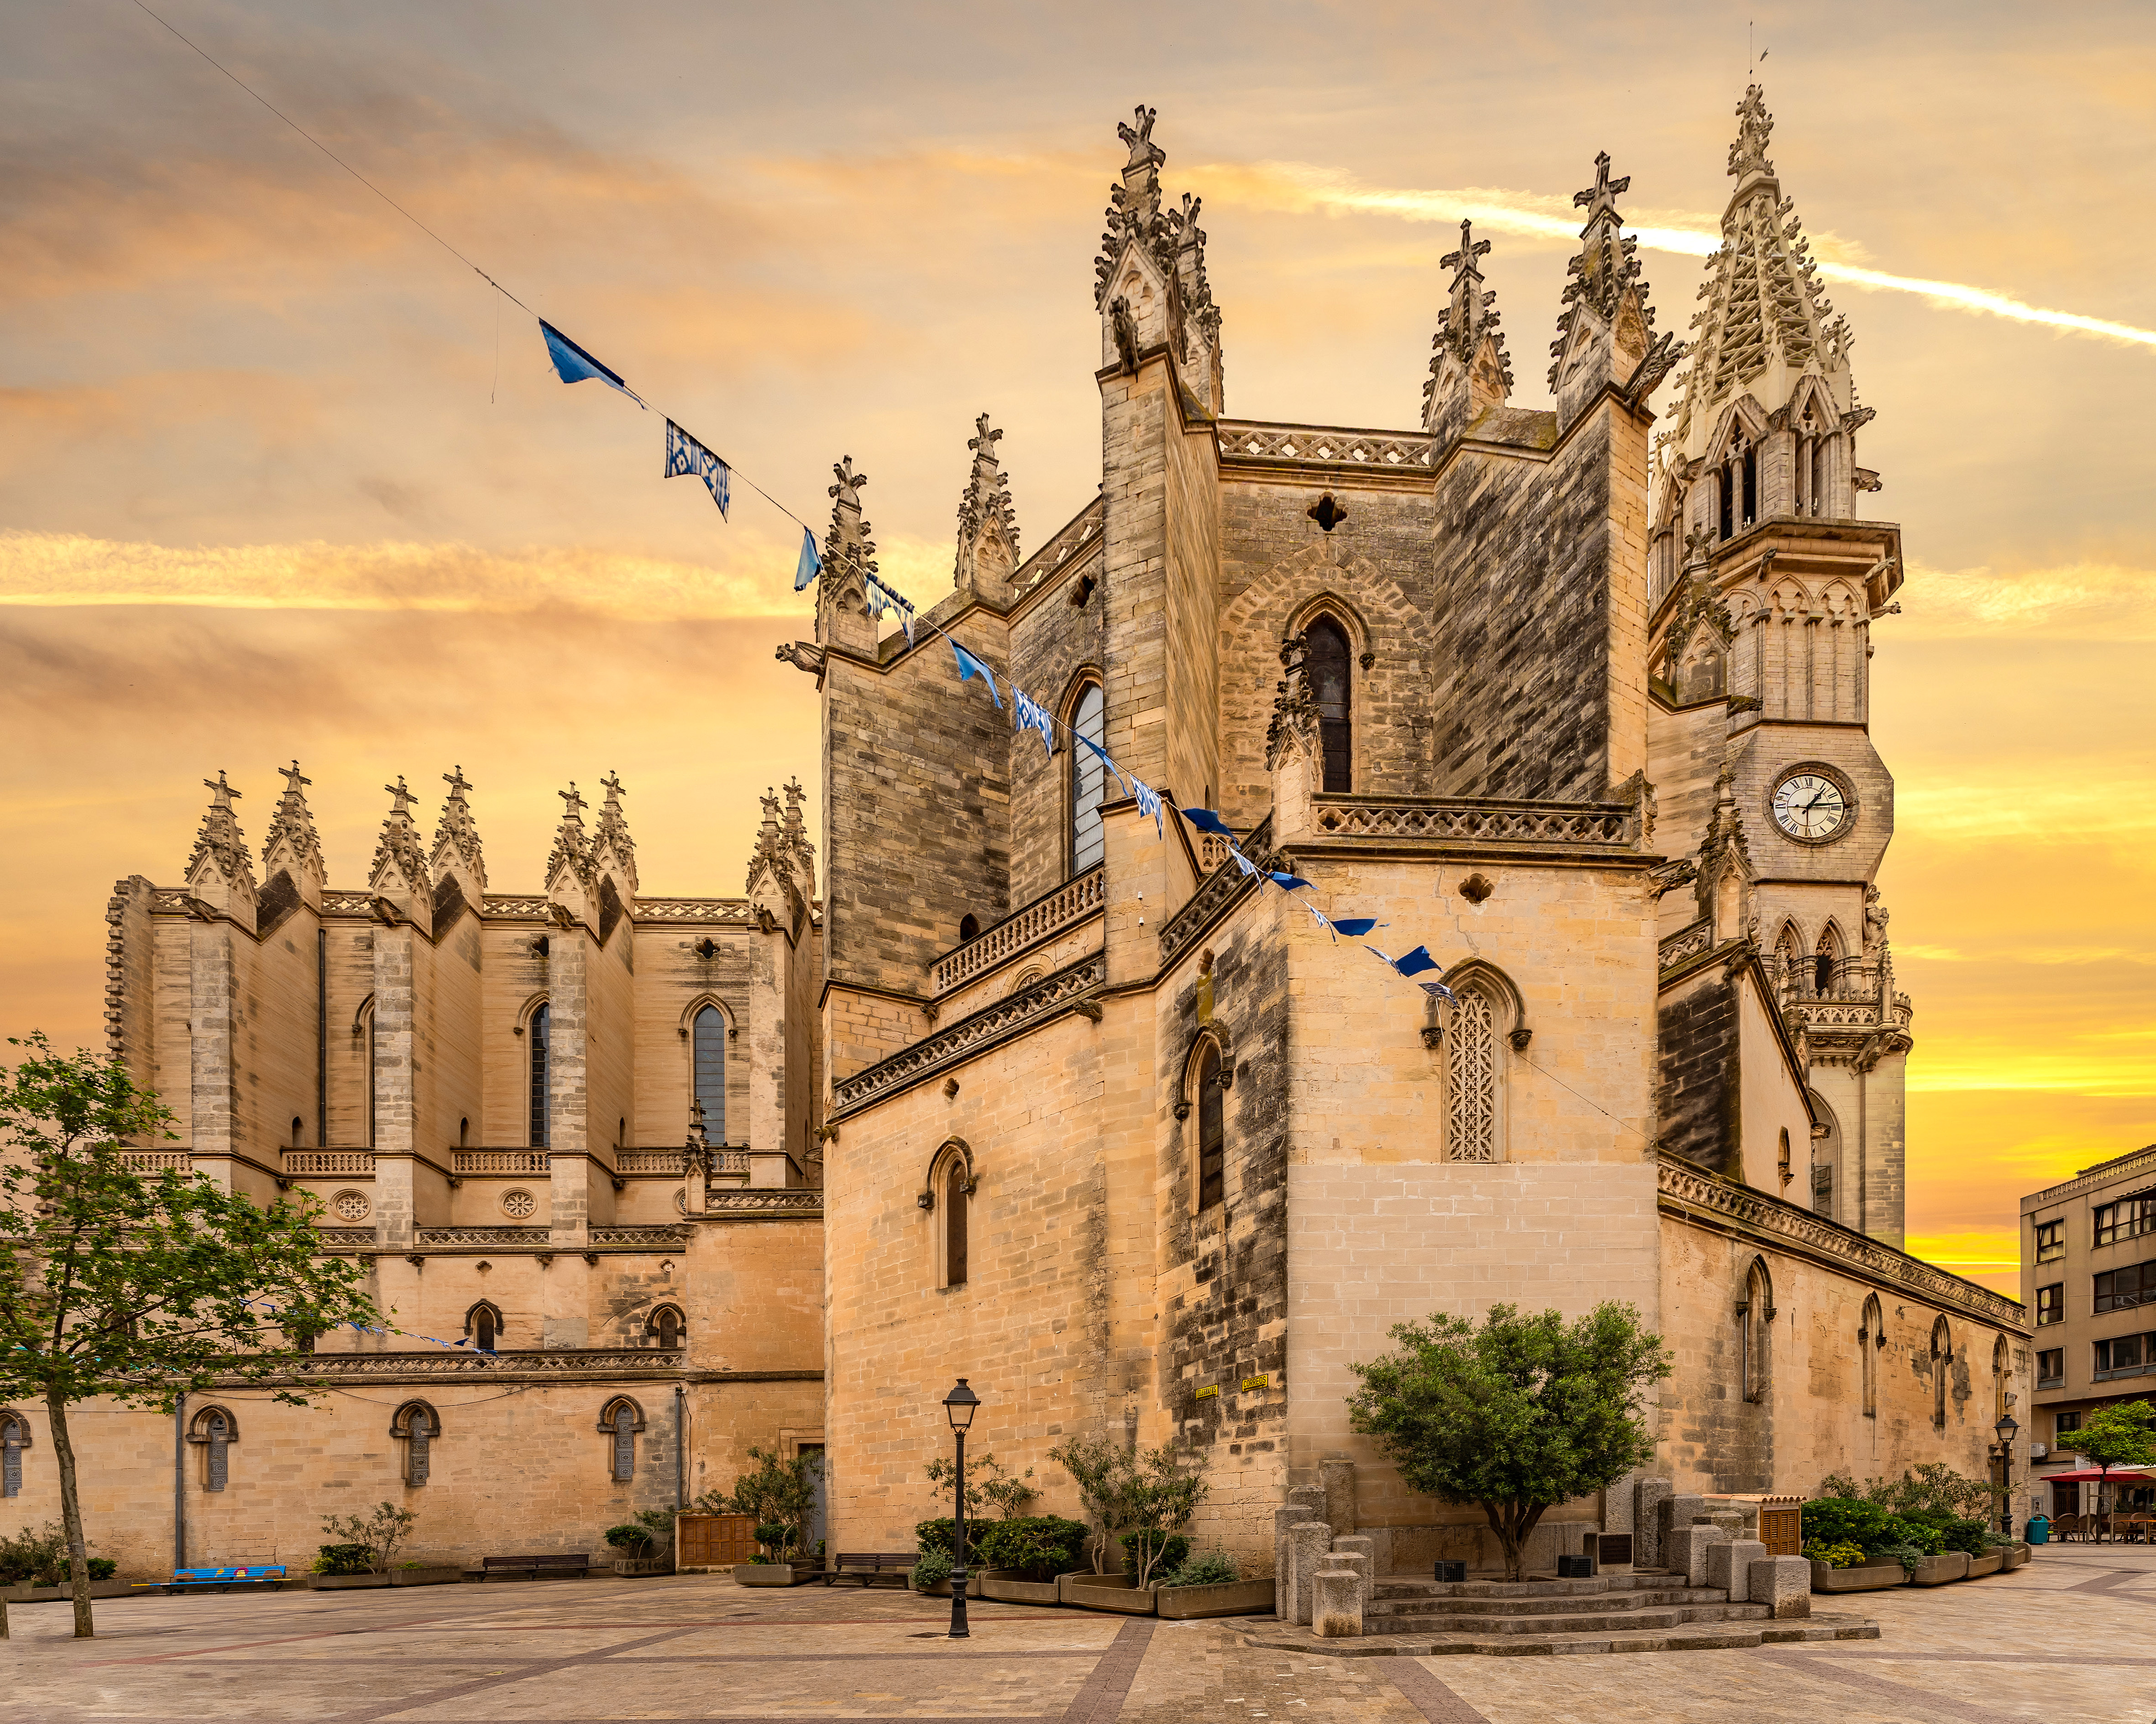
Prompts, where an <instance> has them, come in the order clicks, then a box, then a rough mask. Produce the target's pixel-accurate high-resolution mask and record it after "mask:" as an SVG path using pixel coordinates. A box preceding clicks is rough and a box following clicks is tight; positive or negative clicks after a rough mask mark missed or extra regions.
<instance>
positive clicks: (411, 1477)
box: [405, 1413, 429, 1485]
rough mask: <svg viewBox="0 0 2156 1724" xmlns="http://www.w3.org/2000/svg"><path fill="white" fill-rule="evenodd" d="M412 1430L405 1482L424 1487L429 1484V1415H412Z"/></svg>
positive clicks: (406, 1461)
mask: <svg viewBox="0 0 2156 1724" xmlns="http://www.w3.org/2000/svg"><path fill="white" fill-rule="evenodd" d="M410 1429H411V1432H412V1436H411V1441H410V1444H409V1445H408V1449H409V1452H408V1455H406V1457H405V1473H406V1480H405V1482H406V1483H408V1484H412V1485H423V1484H425V1483H426V1482H427V1470H428V1464H429V1454H428V1449H427V1444H428V1434H427V1415H426V1414H423V1413H414V1414H413V1415H412V1424H411V1427H410Z"/></svg>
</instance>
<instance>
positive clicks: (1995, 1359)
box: [1991, 1335, 2014, 1422]
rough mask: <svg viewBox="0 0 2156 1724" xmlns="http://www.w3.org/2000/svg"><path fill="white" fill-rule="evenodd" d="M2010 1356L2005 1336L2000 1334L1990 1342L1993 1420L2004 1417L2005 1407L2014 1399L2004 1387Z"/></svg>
mask: <svg viewBox="0 0 2156 1724" xmlns="http://www.w3.org/2000/svg"><path fill="white" fill-rule="evenodd" d="M2009 1357H2010V1354H2009V1353H2008V1351H2007V1347H2006V1337H2005V1336H2004V1335H2002V1336H2000V1337H1999V1338H1998V1339H1997V1340H1996V1341H1994V1342H1992V1344H1991V1393H1992V1399H1993V1401H1994V1403H1995V1404H1994V1406H1993V1408H1992V1411H1991V1416H1992V1419H1993V1420H1994V1422H1996V1421H1997V1420H1999V1419H2004V1418H2005V1416H2006V1412H2007V1408H2009V1407H2010V1405H2011V1404H2012V1403H2013V1400H2014V1397H2013V1396H2012V1395H2010V1393H2007V1389H2006V1365H2007V1361H2008V1358H2009Z"/></svg>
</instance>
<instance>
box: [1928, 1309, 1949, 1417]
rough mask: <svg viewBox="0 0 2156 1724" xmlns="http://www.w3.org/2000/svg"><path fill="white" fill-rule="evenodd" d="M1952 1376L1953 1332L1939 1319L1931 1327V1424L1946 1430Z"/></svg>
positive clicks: (1945, 1322)
mask: <svg viewBox="0 0 2156 1724" xmlns="http://www.w3.org/2000/svg"><path fill="white" fill-rule="evenodd" d="M1952 1376H1953V1330H1951V1329H1949V1328H1948V1326H1947V1320H1946V1319H1945V1318H1944V1317H1941V1318H1940V1319H1939V1320H1938V1321H1937V1322H1935V1323H1933V1325H1932V1423H1933V1424H1934V1425H1936V1426H1937V1427H1938V1429H1940V1430H1944V1429H1946V1428H1947V1385H1948V1378H1951V1377H1952Z"/></svg>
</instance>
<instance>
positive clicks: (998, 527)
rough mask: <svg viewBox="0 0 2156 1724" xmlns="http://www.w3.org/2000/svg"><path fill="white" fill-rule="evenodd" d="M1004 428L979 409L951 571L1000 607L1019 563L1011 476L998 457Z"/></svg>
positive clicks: (968, 444) (970, 440)
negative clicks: (991, 420) (989, 419)
mask: <svg viewBox="0 0 2156 1724" xmlns="http://www.w3.org/2000/svg"><path fill="white" fill-rule="evenodd" d="M1002 438H1003V433H1002V432H1000V431H998V430H996V429H994V428H992V427H991V426H990V425H989V423H988V415H987V414H986V413H983V414H982V415H981V416H980V417H979V418H977V419H975V420H974V421H973V436H971V437H970V438H968V439H967V441H966V447H967V448H968V449H971V450H972V451H973V471H972V472H971V473H970V474H968V475H967V478H966V490H965V493H964V495H962V496H961V497H960V498H959V499H958V559H957V571H956V573H955V576H954V579H955V582H956V584H957V585H958V586H959V587H972V588H973V591H974V592H975V593H978V595H979V596H980V597H981V598H983V599H984V600H986V601H987V602H988V603H990V604H993V605H996V606H998V607H1004V606H1007V605H1009V603H1010V602H1011V598H1012V593H1011V584H1010V577H1011V573H1012V571H1014V569H1016V568H1017V567H1018V564H1019V549H1018V514H1017V511H1015V510H1014V509H1013V508H1012V507H1011V497H1010V480H1009V476H1008V475H1005V473H1004V470H1003V464H1002V463H1001V462H999V461H998V460H997V459H996V444H998V442H999V441H1000V440H1001V439H1002Z"/></svg>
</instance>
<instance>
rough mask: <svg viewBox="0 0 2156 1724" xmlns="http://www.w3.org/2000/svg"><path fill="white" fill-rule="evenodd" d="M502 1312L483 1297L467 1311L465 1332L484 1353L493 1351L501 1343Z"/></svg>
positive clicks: (472, 1342)
mask: <svg viewBox="0 0 2156 1724" xmlns="http://www.w3.org/2000/svg"><path fill="white" fill-rule="evenodd" d="M501 1327H502V1325H501V1312H500V1311H499V1310H498V1309H497V1308H496V1307H495V1306H494V1305H493V1304H492V1303H491V1302H490V1301H486V1300H484V1299H482V1300H481V1301H480V1302H479V1303H478V1304H477V1305H475V1306H473V1307H472V1308H471V1309H470V1311H466V1312H465V1334H467V1335H469V1336H470V1337H471V1344H472V1345H473V1346H474V1347H477V1348H478V1349H479V1350H480V1352H483V1353H490V1352H493V1351H494V1350H495V1347H497V1346H498V1345H499V1344H500V1341H501Z"/></svg>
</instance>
